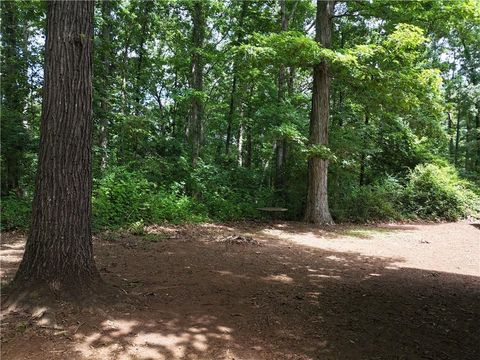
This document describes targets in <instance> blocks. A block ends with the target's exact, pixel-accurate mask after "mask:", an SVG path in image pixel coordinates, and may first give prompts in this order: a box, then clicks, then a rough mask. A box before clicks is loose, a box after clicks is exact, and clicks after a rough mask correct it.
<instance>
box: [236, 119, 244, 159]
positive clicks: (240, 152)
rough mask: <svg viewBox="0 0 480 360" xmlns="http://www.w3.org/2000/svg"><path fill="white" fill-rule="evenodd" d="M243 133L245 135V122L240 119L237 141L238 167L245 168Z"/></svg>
mask: <svg viewBox="0 0 480 360" xmlns="http://www.w3.org/2000/svg"><path fill="white" fill-rule="evenodd" d="M241 116H242V115H241ZM243 133H244V126H243V120H242V119H240V124H239V125H238V140H237V162H238V166H243Z"/></svg>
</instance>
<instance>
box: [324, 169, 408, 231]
mask: <svg viewBox="0 0 480 360" xmlns="http://www.w3.org/2000/svg"><path fill="white" fill-rule="evenodd" d="M402 194H403V187H402V186H401V184H400V183H399V182H398V181H397V180H396V179H395V178H393V177H387V178H385V179H382V180H381V181H379V182H377V183H375V184H372V185H367V186H360V187H355V188H354V189H353V191H351V192H350V193H349V194H348V195H347V196H345V197H344V198H343V201H342V202H341V204H337V205H336V206H334V207H333V209H332V213H333V215H334V216H335V217H336V218H337V219H338V220H340V221H345V220H349V221H356V222H366V221H372V220H373V221H382V220H400V219H402V218H403V217H404V215H403V214H402V212H401V210H400V209H401V197H402Z"/></svg>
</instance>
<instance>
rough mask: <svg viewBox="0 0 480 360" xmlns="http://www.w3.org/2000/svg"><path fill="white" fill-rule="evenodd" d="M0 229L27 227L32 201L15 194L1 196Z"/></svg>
mask: <svg viewBox="0 0 480 360" xmlns="http://www.w3.org/2000/svg"><path fill="white" fill-rule="evenodd" d="M0 211H1V222H0V227H1V230H2V231H4V230H14V229H27V228H28V227H29V225H30V215H31V213H32V203H31V199H29V198H20V197H18V196H16V195H9V196H5V197H2V201H1V210H0Z"/></svg>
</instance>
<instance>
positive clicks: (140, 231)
mask: <svg viewBox="0 0 480 360" xmlns="http://www.w3.org/2000/svg"><path fill="white" fill-rule="evenodd" d="M128 232H129V233H130V234H132V235H139V236H142V235H145V234H146V232H145V224H144V223H143V221H142V220H140V221H135V222H134V223H133V224H130V226H129V228H128Z"/></svg>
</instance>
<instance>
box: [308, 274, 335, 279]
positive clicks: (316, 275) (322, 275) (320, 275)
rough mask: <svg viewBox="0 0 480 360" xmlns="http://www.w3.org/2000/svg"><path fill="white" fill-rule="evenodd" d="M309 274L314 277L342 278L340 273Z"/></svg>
mask: <svg viewBox="0 0 480 360" xmlns="http://www.w3.org/2000/svg"><path fill="white" fill-rule="evenodd" d="M308 276H309V277H313V278H331V279H341V277H340V276H339V275H325V274H309V275H308Z"/></svg>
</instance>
